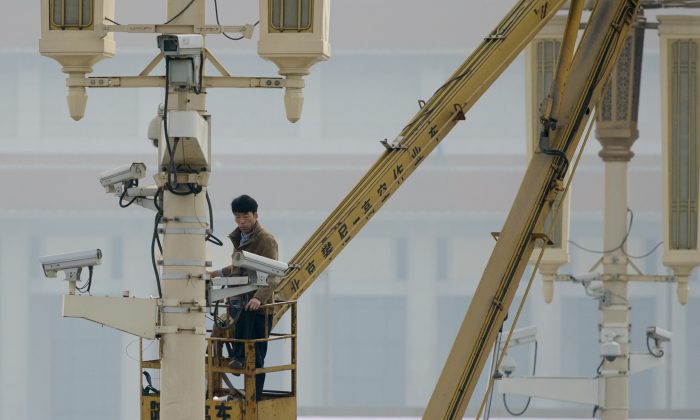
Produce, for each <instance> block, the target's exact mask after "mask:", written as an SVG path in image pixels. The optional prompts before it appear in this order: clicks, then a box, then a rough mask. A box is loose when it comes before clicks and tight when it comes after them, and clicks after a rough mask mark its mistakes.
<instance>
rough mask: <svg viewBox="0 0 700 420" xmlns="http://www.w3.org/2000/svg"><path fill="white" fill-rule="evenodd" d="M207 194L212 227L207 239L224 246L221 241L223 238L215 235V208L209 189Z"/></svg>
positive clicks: (210, 225) (210, 226)
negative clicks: (213, 207)
mask: <svg viewBox="0 0 700 420" xmlns="http://www.w3.org/2000/svg"><path fill="white" fill-rule="evenodd" d="M205 196H206V198H207V207H208V208H209V229H211V232H212V233H208V234H207V236H206V238H205V240H206V241H209V242H211V243H213V244H215V245H217V246H224V243H223V242H221V239H219V238H217V237H216V236H214V210H213V209H212V205H211V199H209V191H207V192H206V193H205Z"/></svg>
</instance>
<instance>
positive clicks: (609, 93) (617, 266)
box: [595, 15, 646, 420]
mask: <svg viewBox="0 0 700 420" xmlns="http://www.w3.org/2000/svg"><path fill="white" fill-rule="evenodd" d="M645 23H646V19H645V18H644V17H643V16H641V15H640V16H638V17H637V25H635V26H634V27H632V28H631V30H630V33H629V35H628V36H627V39H626V40H625V43H624V44H623V46H622V50H621V51H620V57H619V58H618V61H617V66H616V67H615V69H614V70H613V72H612V74H611V75H610V81H609V82H608V86H607V87H606V88H605V90H604V91H603V95H602V97H601V100H600V103H599V104H598V120H597V121H596V133H595V135H596V137H597V138H598V140H599V141H600V144H601V145H602V146H603V148H602V150H601V151H600V153H598V155H599V156H600V158H601V159H602V160H603V161H604V162H605V192H604V194H605V208H604V217H603V219H604V220H603V224H604V227H603V249H604V250H605V253H604V254H603V290H604V292H605V296H607V298H606V299H603V300H601V303H600V309H601V310H602V312H603V317H602V318H603V319H602V323H601V324H600V328H599V329H600V341H601V343H603V342H605V341H607V340H613V341H615V342H617V343H618V344H619V345H620V355H619V356H618V357H616V358H614V359H613V360H609V359H604V362H603V365H602V366H601V372H602V373H603V378H604V379H605V391H604V392H605V406H604V407H603V408H602V409H601V419H603V420H627V418H628V416H629V335H630V330H631V328H630V319H629V312H630V307H629V302H628V291H627V281H625V280H621V279H620V278H619V276H620V275H624V274H625V273H627V265H628V262H629V260H628V257H627V252H626V251H627V249H626V248H627V247H626V244H625V242H626V240H627V234H628V231H627V229H628V225H627V220H628V219H627V217H628V216H627V185H628V183H627V176H628V163H629V161H630V160H631V159H632V157H633V156H634V153H633V152H632V150H631V148H632V144H633V143H634V142H635V140H637V138H638V137H639V130H638V129H637V120H638V110H639V88H640V80H641V77H640V76H641V71H642V51H643V49H644V26H645Z"/></svg>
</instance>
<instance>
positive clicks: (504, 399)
mask: <svg viewBox="0 0 700 420" xmlns="http://www.w3.org/2000/svg"><path fill="white" fill-rule="evenodd" d="M537 347H538V344H537V341H536V340H535V357H534V361H533V362H532V376H533V377H534V376H535V373H536V372H537ZM530 401H532V397H527V403H526V404H525V408H523V409H522V411H520V412H518V413H515V412H513V411H510V408H509V407H508V401H507V400H506V394H503V407H505V409H506V411H507V412H508V414H510V415H511V416H515V417H518V416H522V415H523V414H525V412H526V411H527V409H528V408H530Z"/></svg>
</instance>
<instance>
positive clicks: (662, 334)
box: [647, 327, 673, 343]
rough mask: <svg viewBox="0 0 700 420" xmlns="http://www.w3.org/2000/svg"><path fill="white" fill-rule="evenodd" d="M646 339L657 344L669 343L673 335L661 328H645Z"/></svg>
mask: <svg viewBox="0 0 700 420" xmlns="http://www.w3.org/2000/svg"><path fill="white" fill-rule="evenodd" d="M647 337H649V338H651V339H654V340H655V341H656V342H657V343H659V342H666V341H671V339H672V338H673V333H672V332H671V331H668V330H665V329H663V328H661V327H647Z"/></svg>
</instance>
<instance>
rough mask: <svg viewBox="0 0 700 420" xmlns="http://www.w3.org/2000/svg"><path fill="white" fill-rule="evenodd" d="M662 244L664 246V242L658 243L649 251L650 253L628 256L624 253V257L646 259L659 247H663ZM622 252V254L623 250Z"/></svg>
mask: <svg viewBox="0 0 700 420" xmlns="http://www.w3.org/2000/svg"><path fill="white" fill-rule="evenodd" d="M663 244H664V241H661V242H659V243H658V244H656V245H655V246H654V247H653V248H652V249H651V251H649V252H647V253H646V254H643V255H630V254H628V253H626V252H625V255H626V256H628V257H630V258H635V259H641V258H646V257H648V256H649V255H651V254H653V253H654V251H656V250H657V249H658V248H659V247H660V246H661V245H663ZM623 252H624V250H623Z"/></svg>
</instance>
